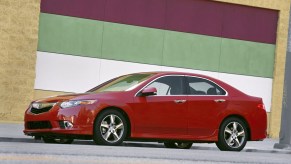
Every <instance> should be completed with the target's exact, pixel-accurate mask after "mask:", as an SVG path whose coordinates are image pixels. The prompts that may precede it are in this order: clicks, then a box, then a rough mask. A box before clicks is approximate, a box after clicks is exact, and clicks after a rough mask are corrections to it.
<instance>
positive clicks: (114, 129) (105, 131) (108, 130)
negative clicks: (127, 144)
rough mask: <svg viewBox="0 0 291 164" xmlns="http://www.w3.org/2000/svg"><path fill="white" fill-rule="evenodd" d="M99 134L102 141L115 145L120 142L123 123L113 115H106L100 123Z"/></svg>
mask: <svg viewBox="0 0 291 164" xmlns="http://www.w3.org/2000/svg"><path fill="white" fill-rule="evenodd" d="M100 132H101V135H102V137H103V139H104V140H106V141H107V142H110V143H115V142H117V141H119V140H120V138H121V137H122V135H123V133H124V125H123V122H122V120H121V119H120V118H119V117H118V116H117V115H115V114H110V115H107V116H106V117H104V119H103V120H102V121H101V124H100Z"/></svg>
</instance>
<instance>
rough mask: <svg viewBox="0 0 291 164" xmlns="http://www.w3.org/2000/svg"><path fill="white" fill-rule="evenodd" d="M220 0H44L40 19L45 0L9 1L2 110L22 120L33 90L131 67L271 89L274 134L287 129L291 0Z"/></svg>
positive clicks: (86, 83) (76, 85)
mask: <svg viewBox="0 0 291 164" xmlns="http://www.w3.org/2000/svg"><path fill="white" fill-rule="evenodd" d="M218 1H220V2H216V1H208V0H123V1H118V0H83V1H81V0H62V1H59V0H42V2H41V3H42V4H41V13H40V20H39V23H40V24H39V26H38V15H39V1H38V0H33V1H32V0H25V1H20V0H12V1H11V0H10V1H8V0H7V1H5V0H3V1H1V2H0V9H1V10H0V18H1V19H0V20H1V21H0V23H2V22H4V23H3V24H5V27H6V26H7V25H9V27H6V28H5V29H4V28H2V26H0V37H1V42H3V44H0V46H2V47H4V48H1V49H0V52H1V56H0V62H3V63H6V64H4V66H2V63H1V65H0V68H1V70H0V72H1V75H3V76H2V77H5V78H3V79H0V80H1V83H0V89H1V90H0V91H1V93H0V95H1V98H0V99H1V100H0V104H1V105H2V106H3V107H1V108H0V119H1V120H22V117H23V112H24V110H25V108H26V107H27V105H28V104H29V103H28V102H29V101H30V100H31V99H32V97H34V98H40V97H44V96H49V95H55V94H62V93H68V92H83V91H85V90H87V89H89V88H91V87H93V86H95V85H97V84H99V83H101V82H103V81H106V80H108V79H110V78H112V77H115V76H118V75H120V74H124V73H130V72H139V71H157V70H163V71H166V70H174V71H187V72H195V73H202V74H207V75H209V76H213V77H216V78H219V79H221V80H223V81H225V82H227V83H230V84H231V85H233V86H235V87H237V88H239V89H241V90H242V91H244V92H246V93H248V94H250V95H255V96H260V97H263V98H264V102H265V104H266V106H267V110H268V111H269V122H270V126H269V134H270V136H272V137H278V134H279V127H280V118H281V105H282V90H283V79H284V66H285V55H286V43H287V30H288V18H289V6H290V5H289V4H290V0H256V1H246V0H218ZM221 2H227V3H221ZM22 3H25V4H22ZM1 7H2V8H3V10H2V8H1ZM8 8H9V9H8ZM7 9H8V10H7ZM20 12H21V13H20ZM15 13H16V14H15ZM28 13H30V14H31V15H33V16H31V15H30V16H28V15H29V14H28ZM20 18H21V19H20ZM2 20H4V21H2ZM19 21H24V22H26V23H18V22H19ZM7 22H8V23H7ZM27 22H34V23H27ZM38 27H39V42H38V51H37V52H36V40H37V33H38ZM2 29H4V30H2ZM10 29H18V30H10ZM20 29H25V30H20ZM7 31H9V32H7ZM12 36H14V37H12ZM16 37H17V38H16ZM2 38H3V39H2ZM7 38H8V39H7ZM11 38H13V39H11ZM22 38H25V39H22ZM23 40H24V41H23ZM27 40H30V42H29V43H30V44H29V45H28V42H27ZM4 42H5V44H4ZM15 49H17V50H15ZM24 49H30V50H31V51H30V53H25V52H26V51H24ZM2 54H3V55H2ZM13 54H18V55H13ZM20 54H21V55H20ZM36 56H37V60H36V58H35V57H36ZM8 59H9V61H10V62H6V61H8ZM18 59H21V62H20V60H18ZM185 59H186V60H185ZM17 61H19V62H17ZM35 63H36V64H35ZM2 67H3V69H2ZM35 74H36V76H35ZM11 75H13V76H11ZM34 77H35V78H36V79H35V85H34V89H35V91H34V92H33V90H32V88H31V86H32V85H33V82H34V81H33V80H32V79H34ZM20 79H21V80H20ZM23 79H25V80H23ZM12 88H13V89H12ZM29 88H30V89H29ZM15 99H17V100H19V101H17V103H15ZM2 102H3V103H2ZM18 102H20V103H18ZM5 104H6V105H5ZM15 113H17V114H16V115H15ZM11 116H13V117H11Z"/></svg>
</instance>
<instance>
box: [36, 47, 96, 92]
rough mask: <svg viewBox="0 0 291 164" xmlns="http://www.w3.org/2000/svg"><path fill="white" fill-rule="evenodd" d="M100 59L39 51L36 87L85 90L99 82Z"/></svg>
mask: <svg viewBox="0 0 291 164" xmlns="http://www.w3.org/2000/svg"><path fill="white" fill-rule="evenodd" d="M99 71H100V59H95V58H86V57H78V56H71V55H61V54H54V53H47V52H37V60H36V79H35V85H34V88H35V89H41V90H52V91H64V92H84V91H86V90H88V89H90V88H92V87H94V86H96V85H97V84H98V83H99V80H100V79H99Z"/></svg>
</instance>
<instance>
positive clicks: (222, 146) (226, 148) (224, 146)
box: [216, 117, 249, 151]
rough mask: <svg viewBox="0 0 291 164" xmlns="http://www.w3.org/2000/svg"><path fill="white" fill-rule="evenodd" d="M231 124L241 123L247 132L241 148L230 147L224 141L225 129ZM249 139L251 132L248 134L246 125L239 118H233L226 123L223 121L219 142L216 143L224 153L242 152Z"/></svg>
mask: <svg viewBox="0 0 291 164" xmlns="http://www.w3.org/2000/svg"><path fill="white" fill-rule="evenodd" d="M231 122H237V123H239V124H240V125H241V126H242V127H243V129H244V131H245V138H244V141H243V143H242V144H241V146H239V147H237V148H233V147H230V146H229V145H228V144H227V143H226V141H225V139H224V129H225V127H226V126H227V125H228V124H229V123H231ZM248 138H249V132H248V129H247V126H246V123H245V122H244V121H242V120H241V119H239V118H235V117H231V118H228V119H226V120H225V121H223V123H222V124H221V127H220V129H219V135H218V142H217V143H216V145H217V147H218V148H219V149H220V150H222V151H241V150H242V149H243V148H244V147H245V145H246V143H247V140H248Z"/></svg>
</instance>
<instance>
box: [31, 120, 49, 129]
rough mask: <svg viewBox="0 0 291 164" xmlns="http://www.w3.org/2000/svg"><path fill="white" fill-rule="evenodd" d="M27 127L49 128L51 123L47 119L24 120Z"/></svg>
mask: <svg viewBox="0 0 291 164" xmlns="http://www.w3.org/2000/svg"><path fill="white" fill-rule="evenodd" d="M26 127H27V129H51V128H52V125H51V123H50V122H49V121H29V122H26Z"/></svg>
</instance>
